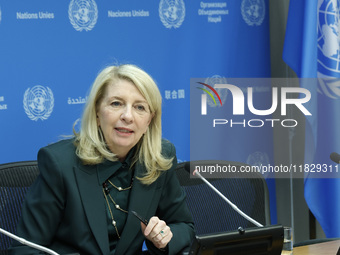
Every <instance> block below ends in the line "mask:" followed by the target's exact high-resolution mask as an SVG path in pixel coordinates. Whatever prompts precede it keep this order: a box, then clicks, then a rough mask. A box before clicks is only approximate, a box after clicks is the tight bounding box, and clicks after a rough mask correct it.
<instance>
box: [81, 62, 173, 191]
mask: <svg viewBox="0 0 340 255" xmlns="http://www.w3.org/2000/svg"><path fill="white" fill-rule="evenodd" d="M118 80H127V81H130V82H132V83H133V84H134V85H135V86H136V87H137V89H138V90H139V91H140V93H141V94H142V95H143V96H144V98H145V99H146V101H147V102H148V105H149V107H150V112H151V114H152V116H153V118H152V120H151V122H150V125H149V127H148V129H147V132H146V133H145V134H144V135H143V136H142V138H141V139H140V141H139V142H138V143H137V145H136V146H137V150H136V153H135V155H134V157H133V164H135V163H136V162H137V161H139V162H141V163H143V164H144V165H145V167H146V170H147V172H146V174H145V176H144V177H142V178H140V180H141V181H142V182H143V183H144V184H151V183H152V182H154V181H155V180H156V179H157V178H158V177H159V175H160V174H161V172H162V171H165V170H168V169H169V168H170V167H171V166H172V160H173V159H172V158H170V159H169V158H165V157H164V156H163V155H162V154H161V150H162V144H161V143H162V125H161V114H162V109H161V106H162V97H161V94H160V92H159V89H158V87H157V85H156V83H155V82H154V81H153V79H152V78H151V77H150V75H148V74H147V73H146V72H144V71H143V70H142V69H140V68H139V67H137V66H134V65H128V64H126V65H120V66H109V67H106V68H105V69H103V70H102V71H101V72H100V73H99V75H98V76H97V78H96V79H95V81H94V83H93V85H92V88H91V91H90V94H89V96H88V100H87V103H86V106H85V109H84V113H83V116H82V120H81V128H80V131H79V133H76V132H75V136H76V141H75V144H76V146H77V149H76V153H77V156H78V157H79V158H80V159H81V160H82V162H83V163H84V164H86V165H94V164H99V163H101V162H103V161H104V160H105V159H107V160H110V161H117V160H118V158H117V156H116V155H115V154H114V153H112V152H111V151H110V150H109V149H108V147H107V145H106V143H105V140H104V137H103V135H102V133H101V130H100V128H99V127H98V125H97V120H96V119H97V111H98V107H99V104H100V102H101V100H102V99H103V97H104V95H105V93H106V88H107V86H108V85H110V84H112V83H114V82H116V81H118Z"/></svg>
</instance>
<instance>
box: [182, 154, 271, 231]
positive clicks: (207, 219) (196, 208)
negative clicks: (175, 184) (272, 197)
mask: <svg viewBox="0 0 340 255" xmlns="http://www.w3.org/2000/svg"><path fill="white" fill-rule="evenodd" d="M188 164H190V168H191V172H192V170H193V169H192V168H195V167H196V166H201V167H204V166H209V167H210V166H216V165H217V164H218V165H219V166H221V167H222V166H225V167H228V166H232V167H233V169H237V170H239V169H240V167H241V166H248V165H246V164H243V163H239V162H232V161H220V160H200V161H191V162H183V163H179V164H178V166H177V170H176V172H177V177H178V179H179V182H180V184H181V186H182V187H183V188H184V189H185V192H186V194H187V204H188V207H189V210H190V212H191V214H192V216H193V219H194V223H195V228H196V234H197V235H202V234H210V233H216V232H225V231H234V230H237V229H238V228H239V227H242V228H244V229H246V228H249V227H255V225H254V224H253V223H251V222H249V221H248V220H246V219H245V218H243V217H242V216H240V215H239V214H238V213H237V212H236V211H235V210H234V209H232V207H231V206H230V205H229V204H227V203H226V202H225V201H224V200H223V199H222V198H220V197H219V196H218V195H217V194H216V193H215V192H214V191H213V190H212V189H211V188H210V187H209V186H208V185H207V184H206V183H204V182H203V181H202V180H201V179H199V178H195V177H194V178H193V177H192V176H191V174H189V172H188V168H189V167H188V166H189V165H188ZM223 176H224V178H209V179H208V181H209V182H210V183H211V184H212V185H213V186H215V187H216V188H217V189H218V190H219V191H220V192H221V193H222V194H224V195H225V196H226V197H227V198H228V199H229V200H230V201H231V202H233V203H234V204H235V205H236V206H237V207H238V208H239V209H241V210H242V211H243V212H244V213H245V214H247V215H248V216H250V217H251V218H253V219H255V220H256V221H257V222H259V223H261V224H262V225H270V207H269V194H268V187H267V183H266V181H265V179H264V178H263V176H262V175H261V174H260V173H247V174H240V173H231V174H229V173H228V174H225V173H223Z"/></svg>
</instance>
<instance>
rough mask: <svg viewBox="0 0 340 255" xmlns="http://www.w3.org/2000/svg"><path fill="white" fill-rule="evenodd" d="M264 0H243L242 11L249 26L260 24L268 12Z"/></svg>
mask: <svg viewBox="0 0 340 255" xmlns="http://www.w3.org/2000/svg"><path fill="white" fill-rule="evenodd" d="M265 7H266V5H265V3H264V0H242V4H241V12H242V17H243V19H244V21H245V22H246V23H247V24H248V25H249V26H254V25H256V26H260V25H261V24H262V22H263V20H264V16H265V13H266V8H265Z"/></svg>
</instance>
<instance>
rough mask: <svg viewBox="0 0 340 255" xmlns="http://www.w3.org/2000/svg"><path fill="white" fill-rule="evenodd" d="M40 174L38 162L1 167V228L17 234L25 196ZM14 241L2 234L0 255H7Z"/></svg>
mask: <svg viewBox="0 0 340 255" xmlns="http://www.w3.org/2000/svg"><path fill="white" fill-rule="evenodd" d="M38 174H39V170H38V166H37V162H36V161H22V162H15V163H8V164H2V165H0V228H2V229H4V230H6V231H8V232H10V233H13V234H16V226H17V222H18V220H19V218H20V216H21V206H22V203H23V201H24V199H25V195H26V193H27V191H28V189H29V187H30V186H31V185H32V183H33V182H34V180H35V179H36V178H37V176H38ZM12 241H13V240H12V239H11V238H9V237H7V236H5V235H3V234H0V255H7V254H8V252H7V249H8V248H9V246H10V245H11V243H12Z"/></svg>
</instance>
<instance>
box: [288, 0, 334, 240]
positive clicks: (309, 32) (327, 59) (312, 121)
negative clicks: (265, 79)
mask: <svg viewBox="0 0 340 255" xmlns="http://www.w3.org/2000/svg"><path fill="white" fill-rule="evenodd" d="M339 11H340V1H338V0H319V1H310V0H301V1H291V2H290V6H289V14H288V22H287V30H286V38H285V47H284V52H283V59H284V60H285V62H286V63H287V64H288V65H289V66H290V67H291V68H292V69H293V70H294V71H295V72H296V74H297V75H298V76H299V78H317V79H315V82H312V83H310V82H309V83H306V82H304V81H303V80H301V86H303V87H305V88H307V89H308V90H310V91H311V93H312V97H313V100H312V102H311V104H310V106H309V107H310V110H311V112H312V116H311V117H308V118H307V121H306V133H305V134H306V146H305V147H306V150H305V162H306V164H308V165H309V166H310V165H312V164H315V165H325V166H327V168H328V171H331V169H332V170H333V173H331V174H328V175H327V178H313V177H314V176H313V173H308V174H307V175H306V176H305V177H306V178H305V199H306V202H307V204H308V206H309V208H310V210H311V212H312V213H313V214H314V216H315V218H316V219H317V220H318V221H319V222H320V224H321V226H322V228H323V230H324V232H325V234H326V236H327V237H340V217H339V215H340V203H339V201H340V179H339V173H338V174H337V173H336V171H337V170H338V165H337V164H335V163H334V162H332V161H331V160H330V154H331V153H332V152H337V153H340V31H339V29H340V15H339Z"/></svg>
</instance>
